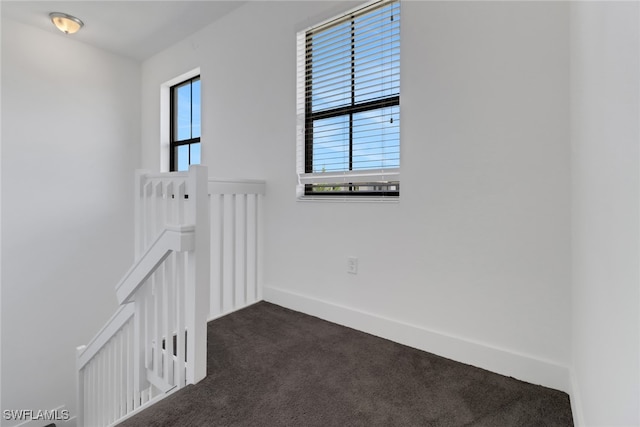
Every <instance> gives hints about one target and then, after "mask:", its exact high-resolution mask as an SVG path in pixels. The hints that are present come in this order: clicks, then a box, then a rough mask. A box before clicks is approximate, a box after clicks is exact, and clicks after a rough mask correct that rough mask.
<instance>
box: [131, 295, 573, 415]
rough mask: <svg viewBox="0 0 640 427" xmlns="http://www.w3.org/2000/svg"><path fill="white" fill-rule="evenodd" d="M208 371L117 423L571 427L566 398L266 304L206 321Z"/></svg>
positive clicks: (558, 392)
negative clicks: (193, 381) (192, 382)
mask: <svg viewBox="0 0 640 427" xmlns="http://www.w3.org/2000/svg"><path fill="white" fill-rule="evenodd" d="M207 369H208V376H207V378H205V379H204V380H203V381H201V382H200V383H198V384H196V385H191V386H187V387H185V388H184V389H183V390H180V391H178V392H176V393H174V394H172V395H170V396H168V397H167V398H165V399H163V400H162V401H160V402H158V403H157V404H155V405H153V406H152V407H151V408H150V409H147V410H146V411H143V412H141V413H140V414H137V415H135V416H134V417H132V418H130V419H128V420H126V421H124V422H123V423H121V424H120V426H121V427H150V426H267V427H269V426H322V427H326V426H443V427H444V426H517V427H526V426H532V427H533V426H536V427H540V426H572V425H573V421H572V416H571V407H570V404H569V396H568V395H567V394H566V393H563V392H560V391H557V390H552V389H549V388H545V387H541V386H537V385H532V384H529V383H525V382H522V381H519V380H516V379H514V378H509V377H505V376H502V375H498V374H494V373H492V372H488V371H485V370H483V369H479V368H476V367H473V366H469V365H465V364H462V363H458V362H454V361H452V360H449V359H445V358H443V357H439V356H435V355H433V354H430V353H426V352H423V351H420V350H416V349H413V348H410V347H407V346H404V345H401V344H397V343H394V342H391V341H388V340H385V339H382V338H378V337H375V336H372V335H369V334H366V333H363V332H359V331H356V330H353V329H350V328H346V327H343V326H339V325H336V324H333V323H330V322H326V321H324V320H321V319H318V318H315V317H312V316H308V315H305V314H302V313H298V312H295V311H292V310H288V309H286V308H283V307H280V306H277V305H273V304H270V303H266V302H260V303H257V304H254V305H252V306H250V307H248V308H245V309H243V310H240V311H238V312H235V313H232V314H230V315H227V316H225V317H222V318H220V319H217V320H214V321H212V322H210V323H209V325H208V368H207Z"/></svg>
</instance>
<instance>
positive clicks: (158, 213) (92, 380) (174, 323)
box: [77, 166, 211, 426]
mask: <svg viewBox="0 0 640 427" xmlns="http://www.w3.org/2000/svg"><path fill="white" fill-rule="evenodd" d="M207 191H208V189H207V170H206V168H205V167H202V166H191V168H190V170H189V172H188V173H170V174H155V175H154V174H148V173H144V172H139V173H138V174H137V175H136V208H135V214H136V238H135V241H136V248H135V253H136V262H135V263H134V265H133V267H132V268H131V269H130V270H129V272H127V274H126V275H125V277H124V278H123V279H122V281H121V282H120V283H119V284H118V285H117V288H116V294H117V297H118V301H119V302H120V304H121V307H120V309H119V310H118V311H117V312H116V314H115V315H114V316H113V317H112V318H111V319H110V321H109V322H108V323H107V324H106V325H105V326H104V327H103V329H102V330H101V331H100V332H99V333H98V334H97V335H96V337H95V338H94V339H93V340H91V341H90V343H89V344H88V345H87V346H82V347H78V351H77V353H78V354H77V372H78V417H77V419H78V425H79V426H83V425H86V426H105V425H111V424H114V423H115V422H117V421H118V420H121V419H122V418H123V417H126V416H128V415H130V414H132V413H133V412H136V411H138V410H140V409H141V408H142V407H144V406H146V405H148V404H150V403H153V402H155V401H157V400H159V399H161V398H162V397H164V395H165V393H166V392H168V391H169V390H172V389H176V388H181V387H183V386H184V385H186V384H195V383H197V382H198V381H200V380H201V379H203V378H204V377H205V376H206V321H207V317H208V314H209V289H210V271H209V268H210V267H209V263H210V231H209V227H210V221H211V220H210V215H209V201H208V197H207Z"/></svg>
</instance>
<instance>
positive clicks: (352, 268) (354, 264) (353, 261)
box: [347, 256, 358, 274]
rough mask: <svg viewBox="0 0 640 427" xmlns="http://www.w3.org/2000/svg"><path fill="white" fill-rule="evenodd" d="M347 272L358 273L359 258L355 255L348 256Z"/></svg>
mask: <svg viewBox="0 0 640 427" xmlns="http://www.w3.org/2000/svg"><path fill="white" fill-rule="evenodd" d="M347 273H349V274H358V258H356V257H353V256H350V257H349V258H347Z"/></svg>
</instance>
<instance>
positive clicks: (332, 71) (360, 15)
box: [297, 1, 400, 197]
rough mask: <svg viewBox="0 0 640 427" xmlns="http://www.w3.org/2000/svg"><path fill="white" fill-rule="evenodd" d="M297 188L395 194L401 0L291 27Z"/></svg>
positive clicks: (328, 192)
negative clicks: (295, 28) (294, 33)
mask: <svg viewBox="0 0 640 427" xmlns="http://www.w3.org/2000/svg"><path fill="white" fill-rule="evenodd" d="M297 56H298V90H297V93H298V98H297V104H298V127H299V131H298V177H299V184H300V185H299V194H301V195H306V196H309V195H317V196H344V195H347V196H392V197H393V196H398V195H399V192H400V3H399V1H380V2H376V3H373V4H369V5H367V6H365V7H361V8H359V9H356V10H353V11H351V12H348V13H346V14H344V15H342V16H340V17H338V18H336V19H333V20H331V21H328V22H326V23H324V24H321V25H318V26H315V27H312V28H310V29H308V30H306V31H303V32H301V33H299V34H298V52H297Z"/></svg>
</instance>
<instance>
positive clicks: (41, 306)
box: [1, 19, 140, 425]
mask: <svg viewBox="0 0 640 427" xmlns="http://www.w3.org/2000/svg"><path fill="white" fill-rule="evenodd" d="M139 79H140V66H139V64H136V63H134V62H132V61H129V60H125V59H121V58H119V57H117V56H114V55H112V54H108V53H105V52H103V51H100V50H97V49H94V48H92V47H89V46H87V45H84V44H81V43H78V42H76V41H74V40H73V39H72V38H70V37H69V38H65V37H63V35H57V34H55V35H54V34H51V33H48V32H44V31H41V30H38V29H34V28H32V27H28V26H24V25H22V24H18V23H14V22H11V21H9V20H6V19H3V21H2V309H1V316H2V398H3V401H2V409H34V410H37V409H42V410H44V409H47V410H50V409H54V408H57V407H59V406H61V405H65V406H66V407H67V409H71V410H72V411H73V410H74V409H75V399H76V396H75V391H76V388H75V347H76V346H78V345H80V344H85V343H87V342H88V341H89V339H90V338H91V337H92V336H93V334H95V333H96V332H97V331H98V330H99V328H100V327H101V326H102V325H103V324H104V322H105V321H106V320H108V318H109V317H110V316H111V314H113V312H114V311H115V308H116V300H115V292H114V286H115V284H116V283H117V280H118V279H120V277H121V275H122V274H124V272H125V271H126V268H127V267H128V265H129V264H130V263H131V261H132V258H133V240H132V237H131V236H132V233H133V193H132V185H133V173H134V168H135V167H136V166H137V165H138V162H139V156H140V154H139V135H140V132H139V129H140V123H139V122H140V80H139ZM74 412H75V411H74ZM10 424H12V423H7V425H10Z"/></svg>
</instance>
